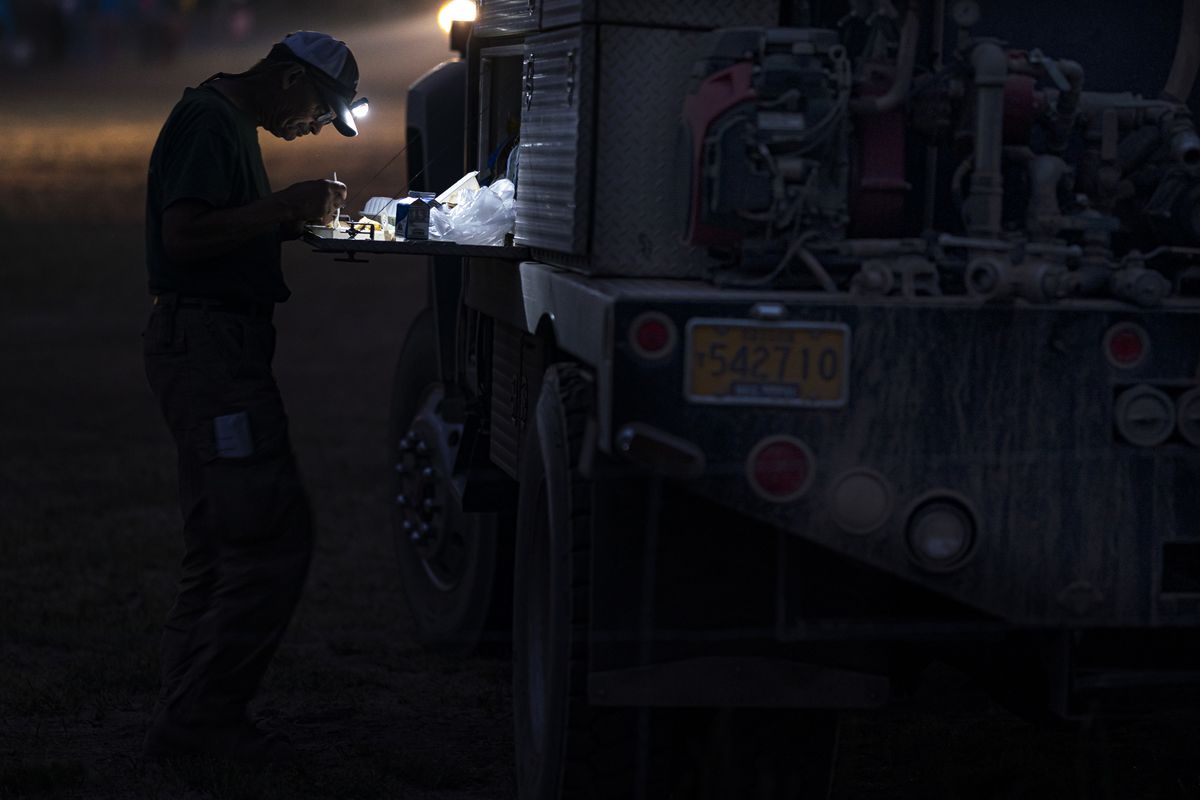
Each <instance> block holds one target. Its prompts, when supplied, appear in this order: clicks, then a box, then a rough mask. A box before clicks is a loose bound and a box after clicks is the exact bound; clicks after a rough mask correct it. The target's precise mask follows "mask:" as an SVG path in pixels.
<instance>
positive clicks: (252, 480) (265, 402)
mask: <svg viewBox="0 0 1200 800" xmlns="http://www.w3.org/2000/svg"><path fill="white" fill-rule="evenodd" d="M357 86H358V67H357V64H356V62H355V60H354V56H353V55H352V54H351V53H350V50H349V48H348V47H346V45H345V43H343V42H340V41H337V40H336V39H333V38H332V37H330V36H328V35H326V34H323V33H314V32H311V31H301V32H298V33H293V34H291V35H289V36H287V37H286V38H284V39H283V41H281V42H279V43H278V44H276V45H275V46H274V47H273V48H272V49H271V52H270V53H269V54H268V55H267V57H266V58H265V59H263V60H262V61H260V62H259V63H258V64H256V65H254V66H253V67H252V68H251V69H249V70H248V71H246V72H243V73H239V74H236V75H226V74H224V73H220V74H217V75H215V76H213V77H212V78H209V79H208V80H207V81H205V82H204V83H202V84H201V85H200V86H199V87H197V88H194V89H187V90H186V91H185V92H184V94H183V98H182V99H181V100H180V101H179V103H178V104H177V105H176V106H175V108H174V110H172V112H171V115H170V116H169V117H168V119H167V121H166V123H165V124H164V126H163V129H162V131H161V133H160V134H159V137H158V141H157V143H156V144H155V146H154V152H153V154H152V155H151V157H150V170H149V177H148V187H147V201H146V260H147V266H148V270H149V285H150V293H151V294H152V295H153V296H154V309H153V311H152V313H151V315H150V321H149V324H148V325H147V327H146V331H145V333H144V334H143V339H144V347H145V361H146V375H147V377H148V379H149V382H150V385H151V387H152V389H153V390H154V393H155V395H156V396H157V398H158V400H159V404H160V405H161V407H162V412H163V415H164V417H165V418H166V421H167V425H168V426H169V427H170V429H171V433H172V435H173V436H174V438H175V443H176V446H177V449H178V453H179V499H180V506H181V509H182V511H183V522H184V526H183V527H184V542H185V553H184V558H183V565H182V575H181V577H180V582H179V594H178V597H177V599H176V601H175V605H174V607H173V608H172V609H171V611H170V614H169V615H168V617H167V621H166V624H165V626H164V631H163V639H162V650H161V671H162V691H161V694H160V697H159V702H158V706H157V708H156V709H155V713H154V717H153V719H152V721H151V725H150V729H149V731H148V733H147V736H146V744H145V751H146V755H147V757H151V758H163V757H169V756H175V755H187V754H208V755H215V756H220V757H229V758H237V759H247V760H255V761H269V760H275V759H277V758H281V757H286V756H287V755H289V754H290V751H289V749H288V747H287V745H286V742H284V741H283V740H282V739H281V738H279V737H276V736H273V735H272V734H270V733H268V732H266V731H264V730H261V729H260V728H258V727H257V726H255V725H254V724H253V722H252V721H251V720H250V719H249V718H248V716H247V705H248V703H249V702H250V700H251V699H252V698H253V696H254V694H255V692H256V691H257V688H258V685H259V682H260V681H261V679H262V676H263V672H264V671H265V670H266V667H267V664H268V663H269V662H270V660H271V658H272V656H273V655H274V653H275V650H276V648H277V647H278V645H279V641H280V639H281V638H282V636H283V633H284V630H285V629H286V627H287V624H288V621H289V620H290V618H291V615H292V612H293V610H294V608H295V605H296V602H297V600H298V599H299V595H300V589H301V586H302V584H303V582H304V580H305V576H306V574H307V571H308V563H309V558H310V555H311V551H312V524H311V519H310V516H309V510H308V503H307V499H306V496H305V492H304V489H303V486H302V484H301V481H300V477H299V474H298V472H297V469H296V463H295V460H294V459H293V456H292V452H291V445H290V443H289V439H288V431H287V417H286V415H285V414H284V410H283V403H282V401H281V399H280V396H279V390H278V387H277V386H276V384H275V379H274V377H273V375H272V373H271V359H272V356H273V354H274V349H275V329H274V327H273V326H272V324H271V312H272V309H273V307H274V304H275V303H281V302H283V301H285V300H287V298H288V295H289V291H288V289H287V286H286V285H285V284H284V281H283V275H282V272H281V270H280V252H279V251H280V241H281V240H282V239H285V238H294V237H295V236H297V235H299V233H300V231H301V230H302V229H303V225H304V223H306V222H328V221H329V220H330V219H331V218H332V216H333V214H334V213H335V209H336V208H338V207H339V206H341V205H342V204H343V203H344V201H345V197H346V187H345V186H344V185H343V184H341V183H338V182H337V181H330V180H312V181H305V182H302V183H297V184H294V185H292V186H289V187H287V188H286V189H283V190H281V191H278V192H271V190H270V186H269V184H268V180H267V174H266V171H265V169H264V167H263V163H262V154H261V152H260V150H259V146H258V128H259V127H262V128H264V129H265V130H267V131H268V132H269V133H271V134H272V135H274V136H278V137H279V138H281V139H286V140H288V141H291V140H292V139H295V138H297V137H300V136H304V135H306V134H310V133H311V134H314V135H315V134H317V133H320V131H321V129H322V127H324V125H326V124H328V123H332V124H333V125H334V126H335V127H336V128H337V129H338V130H339V131H340V132H341V133H342V134H343V135H346V136H354V135H355V134H356V133H357V129H356V128H355V123H354V118H353V114H352V113H351V108H350V106H351V104H352V102H353V100H354V95H355V93H356V91H357Z"/></svg>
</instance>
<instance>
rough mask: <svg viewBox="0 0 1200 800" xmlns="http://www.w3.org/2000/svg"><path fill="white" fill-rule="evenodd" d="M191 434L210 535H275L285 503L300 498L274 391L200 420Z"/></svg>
mask: <svg viewBox="0 0 1200 800" xmlns="http://www.w3.org/2000/svg"><path fill="white" fill-rule="evenodd" d="M193 436H194V440H195V445H196V450H197V453H198V454H199V456H200V461H201V464H202V467H201V470H202V473H203V482H204V490H203V494H204V499H205V501H206V502H205V504H204V508H205V511H204V513H205V517H206V522H207V523H208V524H209V525H210V526H211V527H212V529H213V531H214V532H215V533H216V535H217V536H218V537H219V538H220V539H221V540H223V541H228V542H235V543H252V542H260V541H269V540H272V539H275V538H277V537H278V536H279V535H280V533H281V529H282V527H283V526H282V524H281V521H282V520H283V519H284V518H285V517H286V515H287V511H288V508H289V506H290V505H291V504H293V503H295V502H303V501H304V495H303V489H302V487H301V485H300V480H299V476H298V474H297V471H296V464H295V460H294V458H293V456H292V452H291V447H290V445H289V442H288V435H287V417H286V415H285V414H284V413H283V405H282V403H281V402H280V401H279V399H278V397H274V398H270V399H269V400H267V401H264V402H262V403H259V404H257V405H253V406H250V407H248V408H245V409H242V410H233V411H231V412H230V413H227V414H223V415H220V416H217V417H214V418H212V419H206V420H201V422H200V425H199V426H198V427H197V429H196V430H195V431H194V432H193Z"/></svg>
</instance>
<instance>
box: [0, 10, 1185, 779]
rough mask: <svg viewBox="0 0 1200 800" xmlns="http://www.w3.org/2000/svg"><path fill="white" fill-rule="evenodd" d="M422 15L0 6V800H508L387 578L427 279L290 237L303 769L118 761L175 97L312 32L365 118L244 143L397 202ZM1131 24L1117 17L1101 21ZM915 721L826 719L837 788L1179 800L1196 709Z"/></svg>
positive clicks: (504, 689) (285, 167)
mask: <svg viewBox="0 0 1200 800" xmlns="http://www.w3.org/2000/svg"><path fill="white" fill-rule="evenodd" d="M1022 5H1024V4H1022ZM1064 5H1069V6H1071V7H1072V8H1073V9H1074V10H1075V11H1077V12H1079V13H1080V14H1082V15H1083V16H1082V17H1078V18H1080V19H1091V18H1090V17H1088V16H1087V14H1088V13H1093V12H1094V11H1095V9H1096V4H1093V3H1082V2H1071V3H1066V4H1064ZM1168 6H1170V8H1168ZM436 7H437V4H436V3H427V2H408V3H400V2H384V1H382V0H380V1H378V2H359V3H353V4H350V3H337V4H333V3H327V4H318V3H311V2H293V3H283V2H279V3H275V4H268V3H250V2H226V1H224V0H223V1H222V2H200V1H198V2H195V3H187V2H179V3H161V2H151V0H141V1H140V2H133V3H118V2H115V1H114V2H85V0H78V2H75V3H72V2H57V0H56V2H44V3H40V2H35V1H34V0H17V1H16V2H12V0H0V26H2V25H4V24H5V20H6V17H5V15H4V14H3V13H2V12H3V11H4V10H5V9H8V10H10V11H11V12H12V13H11V16H9V17H7V19H10V20H13V21H15V22H14V24H11V25H10V26H9V27H8V28H6V29H5V31H4V33H3V38H2V39H0V112H2V113H0V798H10V797H13V798H15V797H63V798H69V797H89V798H90V797H113V798H124V797H156V798H159V797H160V798H179V797H189V798H251V797H267V798H275V797H277V798H295V797H313V798H328V797H356V798H367V797H405V798H426V797H428V798H446V799H449V798H475V797H478V798H503V797H509V796H511V794H512V788H511V786H512V781H511V777H510V775H511V769H512V766H511V765H512V745H511V734H510V725H511V723H510V711H509V688H508V686H509V684H508V682H509V672H508V663H507V661H506V660H503V659H491V660H488V659H469V660H455V659H450V658H445V657H441V656H436V655H430V654H427V653H425V652H423V651H422V650H421V649H420V648H419V647H418V646H417V645H416V644H415V643H414V641H413V639H412V625H411V620H410V617H409V614H408V610H407V608H406V607H405V605H404V603H403V600H402V597H401V594H400V590H399V587H398V585H397V572H396V570H395V569H394V565H393V557H392V549H391V548H392V545H391V540H390V532H389V530H388V497H387V479H388V473H387V469H388V463H387V458H386V446H385V443H384V441H383V437H384V432H385V430H386V417H387V396H388V393H389V391H390V383H391V376H392V367H393V364H394V361H395V358H396V355H397V354H398V352H399V348H400V344H401V342H402V340H403V335H404V331H405V330H406V328H407V326H408V324H409V322H410V320H411V319H412V317H413V315H414V313H415V312H416V310H417V309H419V308H420V307H421V305H422V304H423V303H424V292H425V286H424V262H423V261H420V260H406V259H400V258H376V259H374V260H372V261H371V262H370V263H367V264H345V263H339V262H335V261H333V260H332V259H331V258H329V257H327V256H318V255H315V254H313V253H311V252H309V251H308V250H307V248H305V247H304V246H303V245H300V244H291V245H288V246H286V247H285V253H284V257H285V268H286V274H287V278H288V281H289V283H290V285H291V287H292V290H293V292H294V295H293V298H292V300H291V301H289V302H288V303H287V304H286V305H284V306H282V307H281V308H280V309H279V311H278V313H277V315H276V324H277V326H278V328H279V331H280V337H279V340H280V347H279V353H278V357H277V362H276V372H277V375H278V379H279V383H280V385H281V388H282V391H283V394H284V398H285V401H286V402H287V404H288V409H289V413H290V416H291V422H292V430H293V437H294V443H295V447H296V450H297V453H298V457H299V460H300V463H301V467H302V469H303V471H304V473H305V475H306V478H307V482H308V486H309V488H310V491H311V494H312V499H313V505H314V508H315V511H316V519H317V529H318V544H317V552H316V557H315V559H314V563H313V570H312V575H311V577H310V580H309V584H308V588H307V591H306V593H305V596H304V598H303V600H302V602H301V606H300V608H299V610H298V613H297V616H296V619H295V621H294V624H293V626H292V629H291V631H290V633H289V635H288V638H287V639H286V641H285V643H284V645H283V648H282V650H281V652H280V654H279V656H278V658H277V659H276V662H275V664H274V665H273V667H272V668H271V670H270V672H269V673H268V676H267V680H266V684H265V686H264V690H263V692H262V695H261V698H260V702H259V709H258V710H259V711H260V712H261V713H263V714H264V715H266V716H269V717H276V718H278V719H279V720H280V721H281V722H283V723H285V724H286V725H287V726H288V727H289V728H290V730H291V732H292V734H293V738H294V739H295V741H296V744H297V745H298V747H299V748H300V749H301V750H302V751H304V752H305V753H306V755H307V757H306V760H305V763H304V764H302V765H300V766H298V767H292V768H288V769H277V770H272V771H271V772H270V773H268V774H267V775H265V776H261V775H256V774H254V773H253V772H250V771H243V770H238V769H230V768H227V767H220V766H218V765H214V764H203V763H201V764H195V765H191V766H187V767H181V768H169V769H162V768H155V767H147V766H145V765H143V764H141V763H140V762H139V760H138V758H137V755H138V751H139V747H140V742H141V737H142V734H143V730H144V725H145V723H146V715H147V713H148V712H149V709H150V707H151V704H152V701H153V697H154V692H155V691H156V688H157V654H156V648H157V639H158V630H159V626H160V624H161V621H162V619H163V616H164V614H165V612H166V609H167V606H168V604H169V603H170V602H171V600H172V597H173V594H172V593H173V586H174V581H175V576H176V565H177V563H178V559H179V557H180V555H181V542H180V536H179V532H178V529H179V519H178V510H177V507H176V505H175V497H176V495H175V486H174V481H175V464H174V451H173V446H172V444H171V442H170V440H169V437H168V435H167V432H166V430H165V428H164V426H163V423H162V421H161V419H160V417H159V413H158V410H157V408H156V406H155V403H154V400H153V398H152V396H151V394H150V392H149V390H148V388H147V387H146V384H145V379H144V377H143V374H142V365H141V350H140V339H139V333H140V331H141V328H142V326H143V325H144V323H145V318H146V315H147V311H148V297H147V295H146V290H145V277H144V263H143V246H142V235H143V234H142V225H141V220H142V207H143V203H144V179H145V167H146V162H147V159H148V156H149V152H150V148H151V147H152V145H153V142H154V138H155V136H156V134H157V132H158V128H159V126H160V125H161V123H162V120H163V119H164V118H165V116H166V114H167V112H168V111H169V109H170V107H171V105H172V104H173V103H174V101H175V100H176V99H177V98H178V96H179V94H180V92H181V91H182V89H183V87H184V86H187V85H195V84H196V83H198V82H199V81H201V80H203V79H204V78H206V77H207V76H208V75H210V74H212V73H214V72H217V71H236V70H240V69H244V68H245V67H248V66H249V65H250V64H251V63H253V62H254V61H255V60H256V59H257V58H259V57H261V56H262V55H264V54H265V53H266V51H267V50H268V49H269V46H270V44H271V43H272V42H273V41H275V40H277V39H279V38H280V37H281V36H282V35H283V34H285V33H287V32H289V31H291V30H296V29H301V28H312V29H317V30H325V31H328V32H330V33H333V34H334V35H336V36H338V37H340V38H343V39H345V40H346V41H348V42H349V43H350V44H351V46H352V47H353V48H354V51H355V53H356V55H357V57H358V61H359V65H360V68H361V72H362V81H361V84H360V88H361V90H362V92H363V93H364V94H366V95H368V96H369V97H370V98H371V99H372V113H371V116H370V118H368V120H366V121H364V123H363V124H362V125H361V130H362V133H361V135H360V136H359V137H358V138H357V139H354V140H349V139H344V138H342V137H338V136H336V135H334V134H333V132H332V131H328V132H327V133H326V134H324V135H322V136H320V137H318V138H315V139H311V138H306V139H304V140H300V141H297V142H292V143H285V142H281V141H275V140H272V139H270V137H269V136H266V135H264V137H263V146H264V154H265V158H266V161H267V166H268V169H269V170H270V172H271V175H272V179H273V184H274V185H275V186H276V187H282V186H285V185H287V184H288V183H290V182H292V181H295V180H301V179H306V178H312V177H319V176H325V175H330V174H331V173H332V172H333V171H334V170H336V171H337V173H338V176H339V177H340V178H342V179H343V180H344V181H345V182H346V183H347V184H348V185H349V188H350V194H351V197H352V198H353V199H354V200H355V201H356V202H355V203H354V204H352V205H357V204H360V203H361V202H362V201H363V200H365V199H366V197H369V196H371V195H375V194H383V195H394V194H397V193H399V192H400V191H401V190H402V189H403V187H404V183H405V175H404V160H405V159H404V158H402V157H401V158H398V159H396V160H395V161H394V162H392V163H391V165H390V166H386V167H385V165H386V164H387V162H388V161H389V159H391V158H392V157H393V156H395V155H396V154H397V153H398V151H399V150H400V148H401V147H402V144H403V142H402V131H403V122H404V108H403V98H404V91H405V89H406V87H407V86H408V85H409V84H410V83H411V82H412V81H413V80H415V79H416V78H417V77H418V76H419V75H420V74H421V73H422V72H424V71H425V70H426V69H428V68H430V67H432V66H434V65H435V64H436V63H438V61H440V60H441V59H442V58H444V57H445V56H446V53H447V50H446V43H445V38H444V37H443V35H442V34H441V32H440V31H439V30H438V29H437V28H436V26H435V23H434V14H435V12H436ZM1114 7H1115V6H1114ZM1138 7H1139V8H1141V9H1142V11H1140V12H1139V11H1134V10H1132V9H1133V8H1134V4H1129V5H1125V4H1120V9H1122V10H1118V11H1117V12H1115V13H1116V14H1117V18H1119V19H1120V20H1121V21H1120V22H1118V23H1117V24H1119V25H1128V24H1132V22H1131V20H1132V18H1133V17H1135V16H1136V15H1137V14H1139V13H1142V14H1145V13H1147V12H1146V11H1145V9H1146V6H1145V5H1139V6H1138ZM1176 9H1177V6H1176V5H1175V4H1173V3H1165V4H1158V5H1157V6H1154V7H1153V9H1152V10H1154V11H1159V13H1157V14H1152V15H1151V16H1150V17H1149V18H1151V19H1152V25H1151V27H1154V26H1158V27H1157V28H1156V30H1157V29H1161V28H1165V29H1166V30H1167V31H1168V33H1167V37H1166V40H1165V41H1164V40H1162V39H1161V31H1160V33H1159V34H1156V35H1155V36H1153V37H1151V39H1152V40H1153V41H1154V42H1157V46H1156V47H1150V48H1146V47H1144V46H1142V45H1138V47H1137V48H1134V49H1133V50H1132V54H1131V51H1130V50H1128V49H1126V50H1118V51H1114V50H1113V49H1112V48H1113V47H1117V46H1118V45H1111V44H1108V42H1109V39H1107V38H1104V37H1106V36H1108V37H1111V34H1112V32H1113V30H1115V28H1113V27H1112V26H1095V25H1094V23H1089V24H1092V25H1093V27H1092V28H1081V27H1079V26H1073V27H1062V28H1061V29H1056V28H1047V35H1048V36H1051V37H1053V36H1058V37H1063V36H1066V37H1068V38H1070V37H1074V38H1075V39H1077V40H1079V43H1082V42H1086V41H1092V42H1093V45H1095V44H1096V43H1097V42H1098V41H1102V43H1104V47H1103V48H1098V52H1096V51H1093V53H1092V55H1093V57H1094V58H1095V57H1097V56H1099V57H1100V58H1104V59H1107V61H1108V62H1110V63H1108V65H1107V66H1106V67H1105V69H1108V70H1109V71H1110V72H1115V73H1116V77H1117V79H1119V76H1120V71H1121V70H1120V69H1115V68H1114V65H1116V64H1118V63H1121V61H1124V62H1126V63H1129V64H1131V65H1133V64H1139V65H1140V66H1141V67H1143V68H1144V69H1145V70H1146V73H1147V74H1154V75H1158V74H1160V73H1161V75H1162V76H1163V77H1165V70H1166V65H1169V62H1170V50H1171V47H1172V44H1173V38H1172V37H1173V33H1171V32H1170V31H1172V30H1173V24H1174V23H1173V20H1174V18H1175V14H1176ZM1093 16H1094V14H1093ZM1005 19H1011V18H1010V17H1004V16H1003V15H1001V17H1000V18H999V20H998V24H1004V20H1005ZM1056 31H1057V32H1056ZM1089 31H1090V32H1089ZM1005 35H1008V36H1011V37H1012V38H1013V39H1014V40H1016V39H1018V37H1017V36H1016V35H1014V34H1012V33H1008V32H1005ZM1080 37H1083V38H1082V39H1080ZM1088 37H1091V39H1089V38H1088ZM1097 37H1099V39H1097ZM1116 38H1117V41H1118V43H1119V42H1121V41H1125V42H1126V44H1128V43H1129V40H1127V39H1123V38H1122V37H1121V36H1117V37H1116ZM1039 43H1040V44H1042V46H1043V47H1044V49H1046V51H1047V52H1060V51H1059V50H1058V49H1056V47H1055V46H1054V45H1053V44H1051V43H1048V42H1045V41H1041V42H1039ZM1064 46H1065V45H1064ZM1116 52H1121V53H1122V55H1121V56H1120V60H1118V58H1117V57H1116V55H1115V53H1116ZM1062 54H1063V55H1067V56H1071V57H1074V58H1077V59H1078V60H1080V61H1084V63H1085V64H1086V63H1088V62H1087V60H1086V59H1087V55H1086V54H1079V53H1077V52H1075V51H1071V52H1063V53H1062ZM1138 54H1140V56H1139V55H1138ZM1139 59H1140V60H1139ZM1143 62H1144V63H1143ZM1131 68H1132V67H1131ZM1160 81H1161V78H1159V79H1156V80H1154V81H1148V83H1152V85H1150V86H1148V87H1141V86H1139V87H1136V88H1140V89H1142V90H1144V91H1150V90H1153V89H1155V88H1156V87H1157V86H1158V85H1159V82H1160ZM1099 88H1112V87H1109V86H1102V87H1099ZM381 169H382V171H381ZM922 702H924V703H927V704H928V705H926V706H924V707H923V708H922V709H921V710H920V711H917V710H915V707H914V708H905V709H897V710H894V711H889V712H886V713H881V714H872V715H854V716H849V717H847V719H846V724H845V726H844V735H843V742H842V744H843V747H842V755H841V758H840V761H839V763H838V770H837V780H836V788H835V796H837V797H840V798H896V797H911V798H928V797H954V798H958V797H962V798H982V797H997V798H1000V797H1005V798H1009V797H1011V798H1018V797H1061V798H1075V797H1078V798H1085V797H1086V798H1121V799H1124V798H1135V797H1179V798H1187V797H1200V768H1198V767H1197V766H1196V761H1197V759H1196V758H1195V753H1196V743H1197V734H1196V731H1197V726H1196V721H1197V720H1196V715H1195V713H1194V710H1192V709H1179V711H1178V713H1175V714H1172V715H1170V716H1166V717H1160V718H1157V719H1153V720H1144V721H1127V722H1122V721H1115V722H1111V721H1096V722H1093V723H1090V724H1087V725H1083V726H1078V727H1057V726H1052V725H1048V724H1044V723H1033V722H1028V721H1024V720H1021V719H1018V718H1016V717H1014V716H1012V715H1011V714H1009V713H1007V712H1005V711H1003V710H1002V709H1000V708H998V707H997V706H995V705H994V704H992V703H991V702H989V701H988V700H987V699H986V698H985V697H984V696H983V695H982V694H980V693H979V692H977V691H975V690H974V689H973V688H972V687H971V686H970V685H969V683H968V682H967V681H966V680H965V679H963V678H962V677H961V676H958V675H956V674H955V673H952V672H949V671H946V672H945V673H944V674H941V675H939V677H938V679H937V680H936V681H934V684H933V685H932V687H931V689H930V690H929V692H928V693H927V695H925V696H923V698H922Z"/></svg>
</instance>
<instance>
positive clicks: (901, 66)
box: [850, 0, 921, 114]
mask: <svg viewBox="0 0 1200 800" xmlns="http://www.w3.org/2000/svg"><path fill="white" fill-rule="evenodd" d="M920 6H921V3H920V0H909V4H908V10H907V11H906V12H905V15H904V27H903V28H901V29H900V48H899V50H898V51H897V53H896V80H894V81H893V82H892V86H891V88H890V89H888V90H887V92H885V93H884V94H881V95H878V96H876V97H856V98H854V99H853V100H851V101H850V110H851V111H852V112H853V113H855V114H885V113H887V112H888V111H894V110H896V109H897V108H899V107H900V104H901V103H903V102H904V101H905V100H907V99H908V91H909V89H910V88H911V87H912V76H913V68H914V67H915V66H916V63H917V40H918V39H920V38H921V9H920Z"/></svg>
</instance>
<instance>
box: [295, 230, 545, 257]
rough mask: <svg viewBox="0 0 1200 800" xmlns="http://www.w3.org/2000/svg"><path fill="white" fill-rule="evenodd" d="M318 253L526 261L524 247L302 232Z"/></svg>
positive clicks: (526, 255) (306, 240)
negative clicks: (387, 240) (351, 237)
mask: <svg viewBox="0 0 1200 800" xmlns="http://www.w3.org/2000/svg"><path fill="white" fill-rule="evenodd" d="M302 239H303V241H304V242H305V243H306V244H309V245H312V248H313V250H315V251H316V252H318V253H336V254H345V255H349V256H351V257H353V256H354V255H355V254H356V253H363V254H374V255H384V254H386V255H397V256H465V257H469V258H500V259H505V260H508V261H528V260H529V248H528V247H503V246H499V245H487V244H456V243H454V242H438V241H429V240H424V241H417V240H406V241H400V242H385V241H382V240H380V239H330V238H328V237H326V236H317V235H316V234H315V233H312V232H311V231H305V232H304V236H303V237H302Z"/></svg>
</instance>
